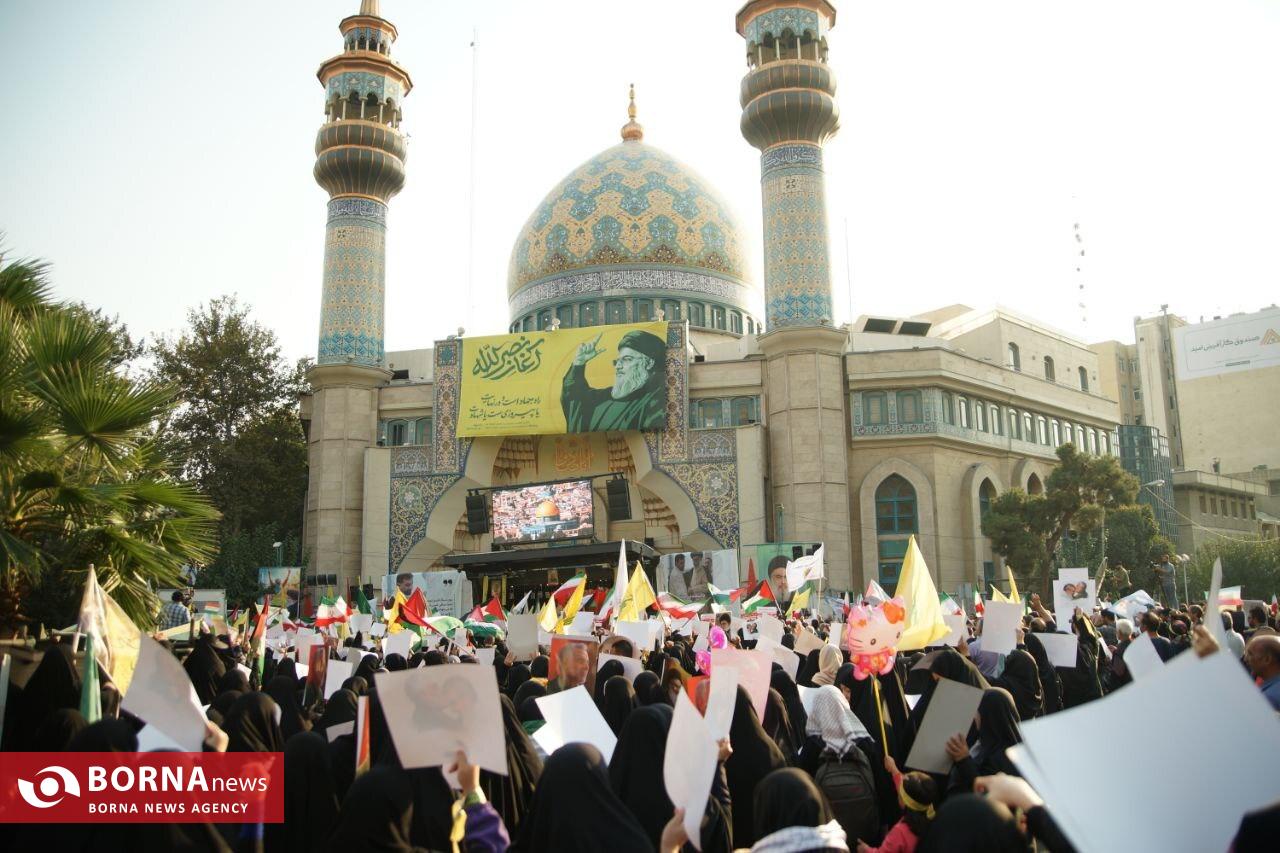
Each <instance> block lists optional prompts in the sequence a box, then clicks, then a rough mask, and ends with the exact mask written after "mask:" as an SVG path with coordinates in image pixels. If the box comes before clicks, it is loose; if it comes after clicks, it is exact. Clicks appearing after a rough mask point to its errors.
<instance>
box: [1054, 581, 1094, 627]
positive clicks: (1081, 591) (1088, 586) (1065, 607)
mask: <svg viewBox="0 0 1280 853" xmlns="http://www.w3.org/2000/svg"><path fill="white" fill-rule="evenodd" d="M1097 603H1098V585H1097V582H1096V581H1094V580H1091V579H1090V578H1089V570H1088V569H1059V570H1058V578H1057V580H1055V581H1054V582H1053V615H1054V621H1055V622H1056V623H1057V626H1058V630H1059V631H1070V630H1071V616H1072V614H1073V613H1074V612H1075V609H1076V608H1077V607H1079V608H1080V610H1081V611H1083V612H1084V613H1086V614H1090V613H1093V608H1094V605H1096V604H1097Z"/></svg>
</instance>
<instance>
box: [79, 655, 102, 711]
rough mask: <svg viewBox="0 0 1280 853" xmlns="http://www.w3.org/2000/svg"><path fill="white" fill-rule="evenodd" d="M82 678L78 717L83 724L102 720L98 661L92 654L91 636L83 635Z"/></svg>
mask: <svg viewBox="0 0 1280 853" xmlns="http://www.w3.org/2000/svg"><path fill="white" fill-rule="evenodd" d="M84 639H85V645H84V678H83V679H81V682H80V716H82V717H84V719H85V722H88V723H96V722H98V720H101V719H102V687H101V686H100V685H99V684H98V659H97V658H96V657H95V656H94V653H93V634H85V636H84Z"/></svg>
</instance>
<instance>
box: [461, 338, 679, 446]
mask: <svg viewBox="0 0 1280 853" xmlns="http://www.w3.org/2000/svg"><path fill="white" fill-rule="evenodd" d="M666 364H667V323H635V324H631V325H616V326H615V325H610V326H589V327H586V328H581V329H557V330H555V331H551V330H547V331H542V332H522V333H519V334H514V335H492V336H489V337H477V338H466V339H464V340H463V342H462V394H461V398H460V401H459V406H458V435H460V436H484V435H560V434H563V433H572V432H602V431H619V430H629V429H640V430H660V429H662V428H663V427H665V426H666V417H667V416H666V410H667V385H666Z"/></svg>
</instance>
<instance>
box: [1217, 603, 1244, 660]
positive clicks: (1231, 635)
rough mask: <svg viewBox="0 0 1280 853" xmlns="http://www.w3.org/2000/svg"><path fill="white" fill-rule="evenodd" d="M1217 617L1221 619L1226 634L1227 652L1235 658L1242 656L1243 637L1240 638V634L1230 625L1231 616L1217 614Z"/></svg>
mask: <svg viewBox="0 0 1280 853" xmlns="http://www.w3.org/2000/svg"><path fill="white" fill-rule="evenodd" d="M1218 616H1219V617H1220V618H1221V619H1222V628H1223V630H1224V631H1226V632H1227V650H1228V651H1229V652H1231V654H1233V655H1234V656H1236V657H1237V658H1238V657H1241V656H1243V655H1244V637H1242V636H1240V632H1239V631H1237V630H1236V629H1235V626H1234V625H1233V624H1232V623H1231V614H1230V613H1219V614H1218Z"/></svg>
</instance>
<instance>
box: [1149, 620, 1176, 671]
mask: <svg viewBox="0 0 1280 853" xmlns="http://www.w3.org/2000/svg"><path fill="white" fill-rule="evenodd" d="M1163 621H1164V620H1162V619H1161V618H1160V617H1159V616H1157V615H1156V614H1155V613H1154V612H1153V611H1151V610H1148V611H1147V612H1146V613H1143V614H1142V630H1143V632H1145V633H1146V635H1147V636H1148V637H1150V638H1151V645H1153V646H1155V647H1156V654H1158V655H1160V660H1161V661H1164V662H1166V663H1167V662H1168V661H1169V659H1170V658H1172V657H1173V656H1174V648H1173V643H1171V642H1169V641H1168V640H1166V639H1165V638H1164V637H1162V636H1160V625H1161V624H1162V623H1163Z"/></svg>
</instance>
